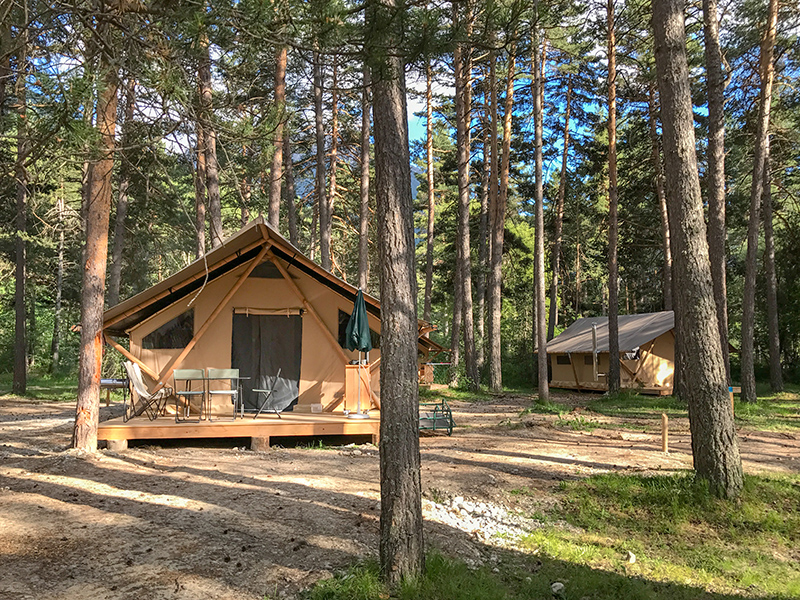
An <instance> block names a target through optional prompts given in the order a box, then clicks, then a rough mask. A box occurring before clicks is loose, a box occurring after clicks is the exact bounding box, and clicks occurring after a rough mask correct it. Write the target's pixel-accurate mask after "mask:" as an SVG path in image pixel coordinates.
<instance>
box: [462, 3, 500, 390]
mask: <svg viewBox="0 0 800 600" xmlns="http://www.w3.org/2000/svg"><path fill="white" fill-rule="evenodd" d="M462 19H463V20H464V28H465V32H466V36H467V37H469V35H470V32H471V30H472V19H473V17H472V6H471V3H470V2H466V3H465V6H464V14H462V15H459V8H458V5H457V4H454V5H453V20H454V22H455V23H459V22H460V21H461V20H462ZM453 63H454V69H455V84H456V85H455V88H456V89H455V96H456V97H455V103H456V146H457V150H456V152H457V160H458V227H457V231H458V233H457V235H456V261H457V262H458V265H459V266H458V268H457V269H456V273H457V275H458V277H457V278H456V285H455V295H460V296H461V321H462V333H463V337H464V367H465V369H466V376H467V385H468V386H469V388H470V389H473V390H475V389H477V388H478V366H477V362H476V360H475V324H474V320H473V305H472V261H471V260H470V235H469V233H470V232H469V205H470V187H469V160H470V123H471V121H472V84H471V82H470V79H471V76H472V51H471V49H470V47H469V46H468V45H465V44H458V45H457V46H456V48H455V51H454V61H453ZM511 72H512V73H513V66H512V67H511ZM456 318H457V317H456Z"/></svg>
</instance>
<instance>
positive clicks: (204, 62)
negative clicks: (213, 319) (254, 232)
mask: <svg viewBox="0 0 800 600" xmlns="http://www.w3.org/2000/svg"><path fill="white" fill-rule="evenodd" d="M200 46H201V52H202V54H201V56H200V68H199V69H198V76H199V79H200V109H201V111H200V112H201V119H202V120H201V122H202V125H203V140H204V141H205V144H204V147H203V152H204V154H205V159H206V164H205V173H206V177H205V181H206V193H207V194H208V218H209V233H210V234H211V248H216V247H217V246H220V245H221V244H222V198H221V196H220V191H219V162H218V161H217V130H216V126H215V125H214V104H213V97H212V87H211V53H210V48H209V43H208V35H207V34H206V33H205V32H203V33H202V34H201V37H200Z"/></svg>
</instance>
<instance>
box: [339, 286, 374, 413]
mask: <svg viewBox="0 0 800 600" xmlns="http://www.w3.org/2000/svg"><path fill="white" fill-rule="evenodd" d="M345 345H346V346H347V349H348V350H358V378H359V383H358V407H357V408H356V412H355V413H351V414H350V415H348V416H349V417H350V418H351V419H366V418H368V417H369V415H368V414H367V413H366V412H363V413H362V412H361V379H362V377H363V374H362V373H361V365H362V361H361V353H362V352H367V353H368V352H369V351H370V350H372V337H371V336H370V333H369V321H368V320H367V305H366V304H365V303H364V294H363V292H362V291H361V288H359V289H358V295H357V296H356V301H355V303H354V304H353V314H351V315H350V320H349V321H348V322H347V329H345ZM367 362H369V354H368V355H367Z"/></svg>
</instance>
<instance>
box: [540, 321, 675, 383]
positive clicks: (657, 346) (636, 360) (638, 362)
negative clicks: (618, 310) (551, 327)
mask: <svg viewBox="0 0 800 600" xmlns="http://www.w3.org/2000/svg"><path fill="white" fill-rule="evenodd" d="M674 329H675V316H674V314H673V312H672V311H663V312H657V313H647V314H640V315H620V317H619V350H620V356H619V361H620V384H621V386H622V388H623V389H635V390H638V391H640V392H642V393H650V394H659V395H668V394H671V393H672V379H673V373H674V370H675V334H674ZM595 353H596V355H597V357H596V361H595V358H594V356H593V354H595ZM547 354H548V357H549V359H550V368H551V373H552V376H551V380H550V385H551V386H552V387H558V388H566V389H577V390H607V389H608V383H607V381H606V374H607V373H608V365H609V362H608V361H609V352H608V318H607V317H588V318H584V319H578V320H577V321H575V322H574V323H573V324H572V325H570V326H569V327H567V329H565V330H564V331H563V332H562V333H561V335H559V336H557V337H555V338H553V339H552V340H550V342H549V343H548V344H547ZM595 364H596V367H595Z"/></svg>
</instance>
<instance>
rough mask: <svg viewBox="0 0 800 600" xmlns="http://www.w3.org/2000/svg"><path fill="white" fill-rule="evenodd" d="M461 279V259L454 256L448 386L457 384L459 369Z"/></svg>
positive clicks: (462, 309) (461, 302)
mask: <svg viewBox="0 0 800 600" xmlns="http://www.w3.org/2000/svg"><path fill="white" fill-rule="evenodd" d="M459 281H461V261H459V260H458V257H456V265H455V269H453V321H452V325H451V327H450V382H449V384H450V386H451V387H455V386H456V385H458V374H459V371H460V370H461V322H462V319H461V315H462V314H463V312H464V306H463V301H464V296H463V295H462V294H460V293H459V291H458V288H459V286H458V282H459Z"/></svg>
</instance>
